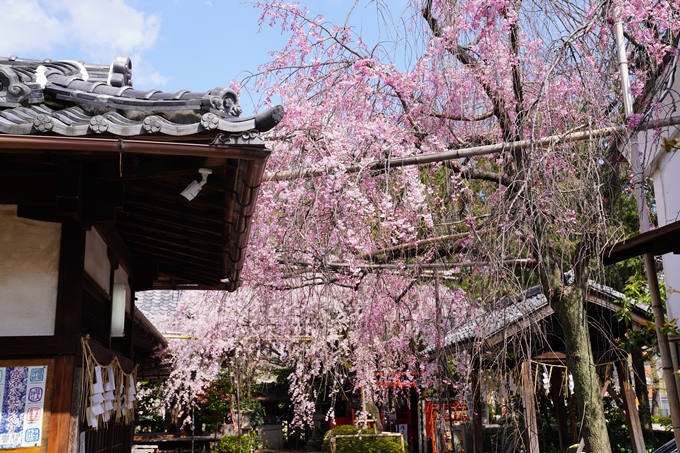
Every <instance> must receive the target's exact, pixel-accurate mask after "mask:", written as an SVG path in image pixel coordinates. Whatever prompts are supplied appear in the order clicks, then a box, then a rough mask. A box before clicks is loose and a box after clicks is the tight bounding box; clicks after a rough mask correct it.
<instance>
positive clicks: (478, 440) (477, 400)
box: [470, 371, 484, 453]
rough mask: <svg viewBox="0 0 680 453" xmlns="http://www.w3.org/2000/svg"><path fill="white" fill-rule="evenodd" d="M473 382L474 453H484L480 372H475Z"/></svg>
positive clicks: (472, 377)
mask: <svg viewBox="0 0 680 453" xmlns="http://www.w3.org/2000/svg"><path fill="white" fill-rule="evenodd" d="M471 380H472V382H471V383H470V384H471V386H472V451H473V452H474V453H484V435H483V433H482V385H481V382H480V381H479V372H477V371H473V372H472V376H471Z"/></svg>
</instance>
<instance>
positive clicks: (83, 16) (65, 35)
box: [0, 0, 405, 113]
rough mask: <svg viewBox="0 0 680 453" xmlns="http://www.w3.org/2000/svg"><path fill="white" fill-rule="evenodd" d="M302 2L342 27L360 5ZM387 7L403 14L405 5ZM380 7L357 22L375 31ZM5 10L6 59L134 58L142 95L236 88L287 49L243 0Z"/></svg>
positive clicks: (42, 1)
mask: <svg viewBox="0 0 680 453" xmlns="http://www.w3.org/2000/svg"><path fill="white" fill-rule="evenodd" d="M302 3H303V4H305V5H306V6H307V7H308V8H309V9H310V11H311V12H312V13H314V14H317V13H322V14H323V15H324V17H325V18H326V20H330V21H333V22H336V23H338V22H339V23H343V22H344V21H345V17H346V15H347V12H348V11H349V10H350V9H351V7H352V5H353V3H354V0H308V1H303V2H302ZM384 3H387V4H394V5H395V6H397V7H399V6H401V8H403V6H402V5H403V4H404V3H405V0H386V1H385V2H383V4H384ZM376 5H378V3H376V2H375V1H368V0H367V1H363V0H362V1H360V2H359V5H358V6H357V8H356V9H355V11H354V13H353V16H352V18H353V20H352V23H353V24H354V25H357V26H361V24H362V22H363V23H364V24H365V26H364V29H366V28H369V29H370V28H371V27H373V26H374V24H375V17H376V15H375V14H376ZM0 8H1V10H2V11H3V23H2V25H0V32H1V33H0V35H1V36H2V37H3V38H2V40H0V55H2V56H10V55H16V56H18V57H21V58H35V59H45V58H51V59H53V60H60V59H64V60H82V61H86V62H88V63H105V64H108V63H110V62H111V61H113V60H114V59H115V57H116V55H118V54H123V55H128V56H130V58H131V59H132V62H133V82H134V84H135V87H137V88H140V89H151V88H158V89H162V90H164V91H177V90H180V89H190V90H192V91H204V90H208V89H210V88H214V87H216V86H229V82H230V81H231V80H232V79H237V80H240V79H241V78H242V77H243V76H244V75H246V74H247V72H248V71H251V72H255V71H257V68H258V66H259V65H260V64H262V63H264V62H266V61H268V60H269V59H270V56H269V52H270V51H271V50H274V49H278V48H281V47H282V46H283V45H284V44H285V37H284V36H282V35H281V33H280V31H279V30H278V29H272V28H269V27H268V26H265V27H264V28H263V29H262V31H261V32H260V33H258V28H259V27H258V23H257V22H258V17H259V15H260V11H259V10H257V9H255V8H254V6H253V4H252V3H246V2H240V1H237V0H209V1H207V0H68V1H64V0H0ZM399 13H401V10H399V11H397V14H399ZM371 19H372V20H371ZM241 103H242V105H243V107H244V113H248V112H249V111H251V110H252V105H251V104H250V103H249V101H248V100H247V99H242V102H241Z"/></svg>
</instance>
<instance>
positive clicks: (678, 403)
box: [614, 14, 680, 447]
mask: <svg viewBox="0 0 680 453" xmlns="http://www.w3.org/2000/svg"><path fill="white" fill-rule="evenodd" d="M614 34H615V36H616V46H617V52H618V57H619V72H620V74H621V87H622V89H623V105H624V107H625V110H626V117H630V115H631V114H633V100H632V96H631V92H630V80H629V78H628V59H627V57H626V45H625V42H624V40H623V24H622V22H621V19H620V18H619V17H618V14H616V22H615V23H614ZM630 144H631V152H630V157H629V162H630V166H631V168H632V170H633V181H634V186H635V187H634V192H633V193H634V194H635V199H636V201H637V211H638V219H639V220H640V233H646V232H647V231H649V217H648V216H647V205H646V197H645V189H644V173H643V171H642V165H641V164H640V152H639V149H638V141H637V137H631V141H630ZM645 269H646V273H647V284H648V285H649V292H650V296H651V299H652V311H653V312H654V323H655V324H656V336H657V339H658V341H659V354H660V355H661V364H662V367H663V377H664V381H665V383H666V392H667V394H668V406H669V409H670V413H671V422H672V424H673V435H674V437H675V444H676V447H680V399H678V389H677V385H676V380H675V375H674V374H673V371H674V370H673V361H672V358H671V349H670V345H669V342H668V336H667V335H666V334H665V333H663V332H662V331H661V330H660V328H661V326H663V325H664V324H665V318H664V309H663V304H662V302H661V294H660V293H659V279H658V277H657V274H656V263H655V261H654V255H652V254H651V253H646V254H645Z"/></svg>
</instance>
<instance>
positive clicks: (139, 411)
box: [136, 382, 165, 433]
mask: <svg viewBox="0 0 680 453" xmlns="http://www.w3.org/2000/svg"><path fill="white" fill-rule="evenodd" d="M163 393H164V390H163V385H162V384H161V383H160V382H140V383H139V391H138V393H137V404H136V418H137V426H140V427H143V428H144V429H146V430H148V431H150V432H154V433H157V432H163V431H165V421H164V420H163V417H164V415H165V407H164V404H163Z"/></svg>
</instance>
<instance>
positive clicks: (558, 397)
mask: <svg viewBox="0 0 680 453" xmlns="http://www.w3.org/2000/svg"><path fill="white" fill-rule="evenodd" d="M564 377H565V373H564V368H562V367H559V366H558V367H554V368H553V370H552V375H551V376H550V393H551V394H552V400H553V405H554V406H555V420H556V421H557V434H558V435H559V438H560V448H562V449H564V448H566V447H567V442H568V439H567V423H568V421H567V408H566V406H565V405H564V400H565V399H566V398H565V394H564V385H563V383H564Z"/></svg>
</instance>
